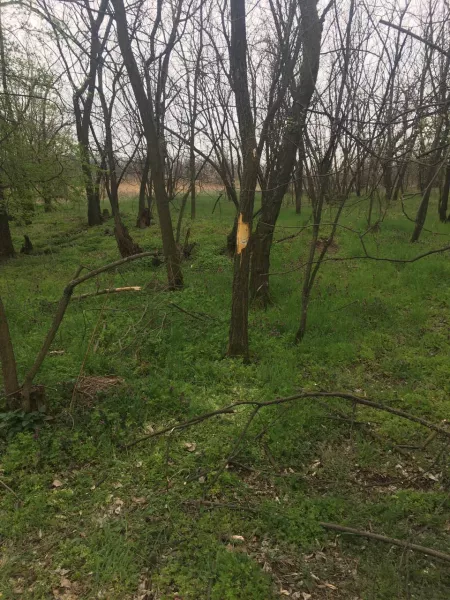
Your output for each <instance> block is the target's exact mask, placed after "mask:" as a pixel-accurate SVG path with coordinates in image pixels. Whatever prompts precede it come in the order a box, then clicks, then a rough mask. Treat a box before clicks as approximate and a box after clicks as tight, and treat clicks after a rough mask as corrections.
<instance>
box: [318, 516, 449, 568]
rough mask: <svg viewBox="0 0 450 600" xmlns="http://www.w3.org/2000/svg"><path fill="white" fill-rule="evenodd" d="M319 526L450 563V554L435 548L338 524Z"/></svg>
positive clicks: (320, 523) (321, 522)
mask: <svg viewBox="0 0 450 600" xmlns="http://www.w3.org/2000/svg"><path fill="white" fill-rule="evenodd" d="M319 525H320V526H321V527H323V528H324V529H330V530H332V531H339V532H341V533H349V534H351V535H357V536H360V537H366V538H369V539H372V540H378V541H380V542H385V543H386V544H392V545H393V546H400V548H406V549H407V550H415V551H416V552H421V553H422V554H427V555H428V556H433V557H434V558H439V559H441V560H445V561H446V562H450V554H446V553H445V552H440V551H439V550H434V548H427V547H426V546H419V545H418V544H411V543H410V542H406V541H404V540H398V539H397V538H391V537H387V536H385V535H380V534H379V533H372V532H371V531H362V530H360V529H353V527H344V526H343V525H336V523H324V522H323V521H320V522H319Z"/></svg>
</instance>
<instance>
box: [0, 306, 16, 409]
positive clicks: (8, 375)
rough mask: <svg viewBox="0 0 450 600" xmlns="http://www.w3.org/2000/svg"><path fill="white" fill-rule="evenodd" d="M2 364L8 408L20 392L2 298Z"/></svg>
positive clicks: (0, 329) (0, 359)
mask: <svg viewBox="0 0 450 600" xmlns="http://www.w3.org/2000/svg"><path fill="white" fill-rule="evenodd" d="M0 362H1V363H2V374H3V384H4V387H5V394H6V404H7V406H8V408H11V407H13V406H14V403H13V400H14V397H15V396H16V393H17V392H18V391H19V381H18V379H17V363H16V359H15V356H14V349H13V345H12V341H11V334H10V332H9V327H8V320H7V318H6V312H5V307H4V305H3V302H2V299H1V298H0Z"/></svg>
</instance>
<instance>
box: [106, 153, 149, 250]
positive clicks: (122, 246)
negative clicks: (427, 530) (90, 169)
mask: <svg viewBox="0 0 450 600" xmlns="http://www.w3.org/2000/svg"><path fill="white" fill-rule="evenodd" d="M110 178H111V180H110V190H108V194H109V200H110V203H111V211H112V214H113V218H114V236H115V238H116V242H117V247H118V249H119V253H120V256H121V257H122V258H126V257H127V256H133V255H134V254H140V253H141V252H142V249H141V248H140V247H139V245H138V244H136V243H135V242H133V239H132V238H131V236H130V234H129V233H128V229H127V228H126V227H125V225H124V224H123V222H122V219H121V217H120V213H119V191H118V190H119V188H118V185H117V180H116V174H115V172H114V165H113V169H112V170H110Z"/></svg>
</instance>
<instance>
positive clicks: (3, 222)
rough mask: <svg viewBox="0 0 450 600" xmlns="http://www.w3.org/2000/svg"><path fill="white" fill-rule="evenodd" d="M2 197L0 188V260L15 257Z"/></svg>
mask: <svg viewBox="0 0 450 600" xmlns="http://www.w3.org/2000/svg"><path fill="white" fill-rule="evenodd" d="M2 196H3V190H2V189H1V188H0V260H3V259H6V258H12V257H13V256H15V252H14V246H13V242H12V238H11V229H10V227H9V217H8V212H7V210H6V206H4V203H3V202H2Z"/></svg>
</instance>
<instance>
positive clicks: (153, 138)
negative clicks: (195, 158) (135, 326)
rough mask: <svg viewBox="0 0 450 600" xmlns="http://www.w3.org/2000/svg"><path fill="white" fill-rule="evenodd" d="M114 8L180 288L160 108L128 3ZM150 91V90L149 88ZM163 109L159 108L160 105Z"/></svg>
mask: <svg viewBox="0 0 450 600" xmlns="http://www.w3.org/2000/svg"><path fill="white" fill-rule="evenodd" d="M111 3H112V6H113V8H114V15H115V20H116V27H117V38H118V42H119V47H120V50H121V52H122V56H123V60H124V64H125V68H126V70H127V73H128V77H129V79H130V83H131V87H132V88H133V92H134V96H135V98H136V104H137V106H138V109H139V114H140V117H141V120H142V125H143V128H144V133H145V138H146V141H147V148H148V153H149V160H150V169H151V172H152V181H153V186H154V190H155V199H156V206H157V209H158V216H159V223H160V227H161V235H162V241H163V250H164V256H165V260H166V268H167V276H168V282H169V288H170V289H178V288H180V287H182V285H183V276H182V272H181V267H180V256H179V253H178V251H177V247H176V244H175V238H174V235H173V227H172V219H171V216H170V208H169V201H168V197H167V192H166V187H165V180H164V158H163V149H164V131H163V130H161V129H160V130H159V131H158V129H157V121H156V118H155V117H156V116H157V115H155V112H156V109H157V107H156V106H155V102H154V99H153V98H152V96H150V95H148V94H147V92H146V86H145V84H144V80H143V79H142V77H141V73H140V71H139V68H138V65H137V62H136V58H135V56H134V53H133V48H132V39H131V37H130V32H129V29H128V22H127V15H126V11H125V5H124V2H123V0H111ZM161 4H162V3H161V0H159V2H158V15H159V19H160V17H161ZM180 11H181V2H180V4H179V11H178V12H177V15H178V16H177V18H176V19H175V20H174V22H173V27H172V32H171V35H170V38H169V41H168V42H167V45H166V47H165V50H163V51H162V52H163V57H164V58H163V61H165V62H168V58H167V57H169V56H170V52H171V49H172V48H173V45H174V43H175V41H176V35H177V29H178V24H179V21H180ZM157 27H158V20H155V23H154V27H153V31H154V32H155V35H156V30H157ZM151 41H152V42H153V48H152V50H154V35H153V38H152V39H151ZM154 59H155V57H154V55H153V52H152V55H151V56H150V59H149V60H147V61H146V66H148V65H149V64H150V63H149V61H150V62H151V61H152V60H154ZM149 83H150V82H149V80H147V84H148V85H147V88H150V85H149ZM148 91H150V90H149V89H148ZM158 110H159V108H158Z"/></svg>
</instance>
